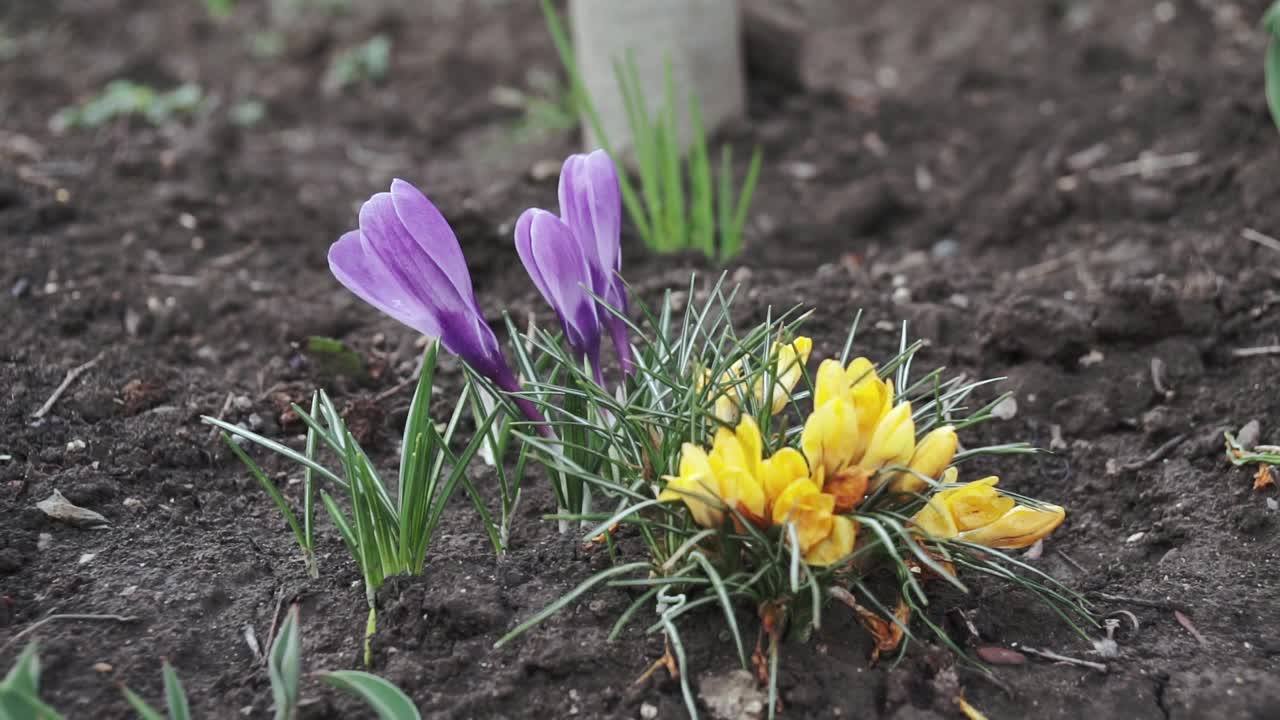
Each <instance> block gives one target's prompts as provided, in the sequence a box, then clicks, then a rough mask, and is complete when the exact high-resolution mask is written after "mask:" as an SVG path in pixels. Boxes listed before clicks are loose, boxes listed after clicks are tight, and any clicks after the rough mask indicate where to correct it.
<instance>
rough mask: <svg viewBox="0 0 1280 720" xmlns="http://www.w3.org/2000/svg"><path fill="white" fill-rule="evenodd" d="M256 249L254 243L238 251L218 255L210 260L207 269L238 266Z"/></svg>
mask: <svg viewBox="0 0 1280 720" xmlns="http://www.w3.org/2000/svg"><path fill="white" fill-rule="evenodd" d="M257 249H258V243H256V242H252V243H249V244H248V245H245V246H244V247H242V248H240V249H239V250H235V251H232V252H229V253H227V254H226V255H219V256H218V257H216V258H214V259H212V260H210V261H209V267H211V268H219V269H221V268H227V267H231V266H233V265H238V264H240V261H241V260H244V259H245V258H247V257H249V256H250V255H252V254H253V253H254V252H256V251H257Z"/></svg>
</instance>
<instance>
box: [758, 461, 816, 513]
mask: <svg viewBox="0 0 1280 720" xmlns="http://www.w3.org/2000/svg"><path fill="white" fill-rule="evenodd" d="M808 476H809V466H808V465H807V464H806V463H805V461H804V456H803V455H801V454H800V451H799V450H796V449H795V448H782V449H781V450H779V451H778V452H776V453H774V454H773V457H771V458H769V459H767V460H763V461H761V462H760V472H759V474H758V475H757V477H759V478H760V484H761V485H762V486H763V487H764V494H765V503H766V504H767V505H768V506H769V508H770V510H772V508H773V505H774V503H776V502H777V500H778V496H779V495H781V494H782V491H783V490H786V489H787V486H789V485H790V484H791V483H792V482H795V481H796V480H799V479H801V478H807V477H808Z"/></svg>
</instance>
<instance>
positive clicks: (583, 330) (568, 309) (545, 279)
mask: <svg viewBox="0 0 1280 720" xmlns="http://www.w3.org/2000/svg"><path fill="white" fill-rule="evenodd" d="M516 252H517V253H518V254H519V255H520V261H521V262H523V263H524V268H525V270H527V271H528V273H529V277H530V279H532V280H533V284H534V285H536V286H537V288H538V291H539V292H541V293H542V297H544V298H546V300H547V303H548V304H550V305H551V307H552V308H553V309H554V310H555V311H556V315H557V316H558V317H559V318H560V325H561V327H563V328H564V334H565V339H566V340H568V342H569V346H570V347H572V348H573V349H574V351H575V352H577V353H578V356H579V358H583V357H585V358H587V359H588V360H589V361H591V367H592V369H593V370H595V371H596V373H597V374H598V373H599V370H600V320H599V317H598V316H597V314H596V303H595V299H594V298H592V297H591V293H590V290H591V268H590V265H589V264H588V262H587V258H586V256H585V255H584V253H583V249H582V246H581V245H579V244H578V241H577V240H576V239H575V237H574V234H573V233H572V232H571V231H570V230H569V226H568V225H566V224H565V223H564V221H563V220H561V219H560V218H558V217H556V216H555V215H552V214H551V213H549V212H547V211H545V210H538V209H536V208H530V209H529V210H525V211H524V213H522V214H521V215H520V219H519V220H517V221H516Z"/></svg>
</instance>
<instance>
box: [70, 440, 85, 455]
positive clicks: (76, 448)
mask: <svg viewBox="0 0 1280 720" xmlns="http://www.w3.org/2000/svg"><path fill="white" fill-rule="evenodd" d="M83 449H85V444H84V441H83V440H80V439H79V438H77V439H75V440H72V441H71V442H69V443H67V452H69V453H74V452H80V451H81V450H83Z"/></svg>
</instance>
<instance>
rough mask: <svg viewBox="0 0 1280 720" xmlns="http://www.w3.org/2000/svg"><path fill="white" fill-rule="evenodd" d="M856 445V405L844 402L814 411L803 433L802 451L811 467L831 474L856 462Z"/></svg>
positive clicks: (833, 402)
mask: <svg viewBox="0 0 1280 720" xmlns="http://www.w3.org/2000/svg"><path fill="white" fill-rule="evenodd" d="M857 443H858V418H857V415H856V414H855V413H854V409H853V405H852V404H850V403H849V402H848V401H845V400H834V401H832V402H829V403H827V404H826V405H822V406H820V407H819V408H818V409H816V410H814V411H813V414H811V415H810V416H809V419H808V420H805V423H804V430H803V431H802V432H801V433H800V447H801V449H803V450H804V455H805V457H806V458H807V459H808V460H809V467H811V468H818V467H821V468H822V469H823V470H824V471H825V472H827V473H828V474H834V473H835V472H837V471H838V470H840V468H842V467H844V466H845V465H849V464H851V463H853V461H855V460H856V459H857V458H856V456H855V455H854V452H855V448H856V446H857Z"/></svg>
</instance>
